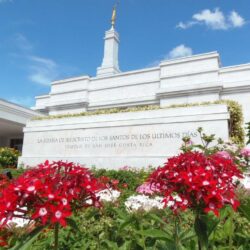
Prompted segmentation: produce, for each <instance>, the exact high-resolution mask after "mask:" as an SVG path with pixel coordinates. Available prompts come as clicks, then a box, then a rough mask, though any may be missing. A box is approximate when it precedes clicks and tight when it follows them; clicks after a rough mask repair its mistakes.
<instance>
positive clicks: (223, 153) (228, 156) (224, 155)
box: [215, 151, 232, 160]
mask: <svg viewBox="0 0 250 250" xmlns="http://www.w3.org/2000/svg"><path fill="white" fill-rule="evenodd" d="M215 155H217V156H220V157H222V158H225V159H228V160H231V159H232V156H231V155H230V154H229V153H228V152H227V151H218V152H217V153H216V154H215Z"/></svg>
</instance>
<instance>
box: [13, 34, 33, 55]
mask: <svg viewBox="0 0 250 250" xmlns="http://www.w3.org/2000/svg"><path fill="white" fill-rule="evenodd" d="M14 42H15V44H16V46H17V47H18V48H19V49H20V50H22V51H25V52H29V51H32V50H33V45H32V44H31V43H30V41H29V40H28V39H27V38H26V37H25V36H24V35H23V34H21V33H17V34H15V37H14Z"/></svg>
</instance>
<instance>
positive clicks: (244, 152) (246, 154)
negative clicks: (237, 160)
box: [240, 148, 250, 159]
mask: <svg viewBox="0 0 250 250" xmlns="http://www.w3.org/2000/svg"><path fill="white" fill-rule="evenodd" d="M240 154H241V155H242V156H243V157H245V158H247V159H250V148H243V149H242V150H241V151H240Z"/></svg>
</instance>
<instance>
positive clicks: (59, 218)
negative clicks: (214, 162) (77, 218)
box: [51, 206, 71, 227]
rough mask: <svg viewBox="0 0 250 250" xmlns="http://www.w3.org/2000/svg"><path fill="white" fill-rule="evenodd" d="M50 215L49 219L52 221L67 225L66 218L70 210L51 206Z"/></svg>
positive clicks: (69, 214)
mask: <svg viewBox="0 0 250 250" xmlns="http://www.w3.org/2000/svg"><path fill="white" fill-rule="evenodd" d="M51 212H52V217H51V221H52V222H53V223H57V222H58V223H60V224H61V225H62V226H63V227H65V226H66V225H67V223H66V220H65V219H66V218H67V217H69V216H71V211H69V210H67V209H65V207H63V206H61V207H57V206H51Z"/></svg>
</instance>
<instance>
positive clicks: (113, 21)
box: [111, 4, 116, 29]
mask: <svg viewBox="0 0 250 250" xmlns="http://www.w3.org/2000/svg"><path fill="white" fill-rule="evenodd" d="M115 21H116V4H115V5H114V7H113V12H112V18H111V25H112V29H114V27H115Z"/></svg>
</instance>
